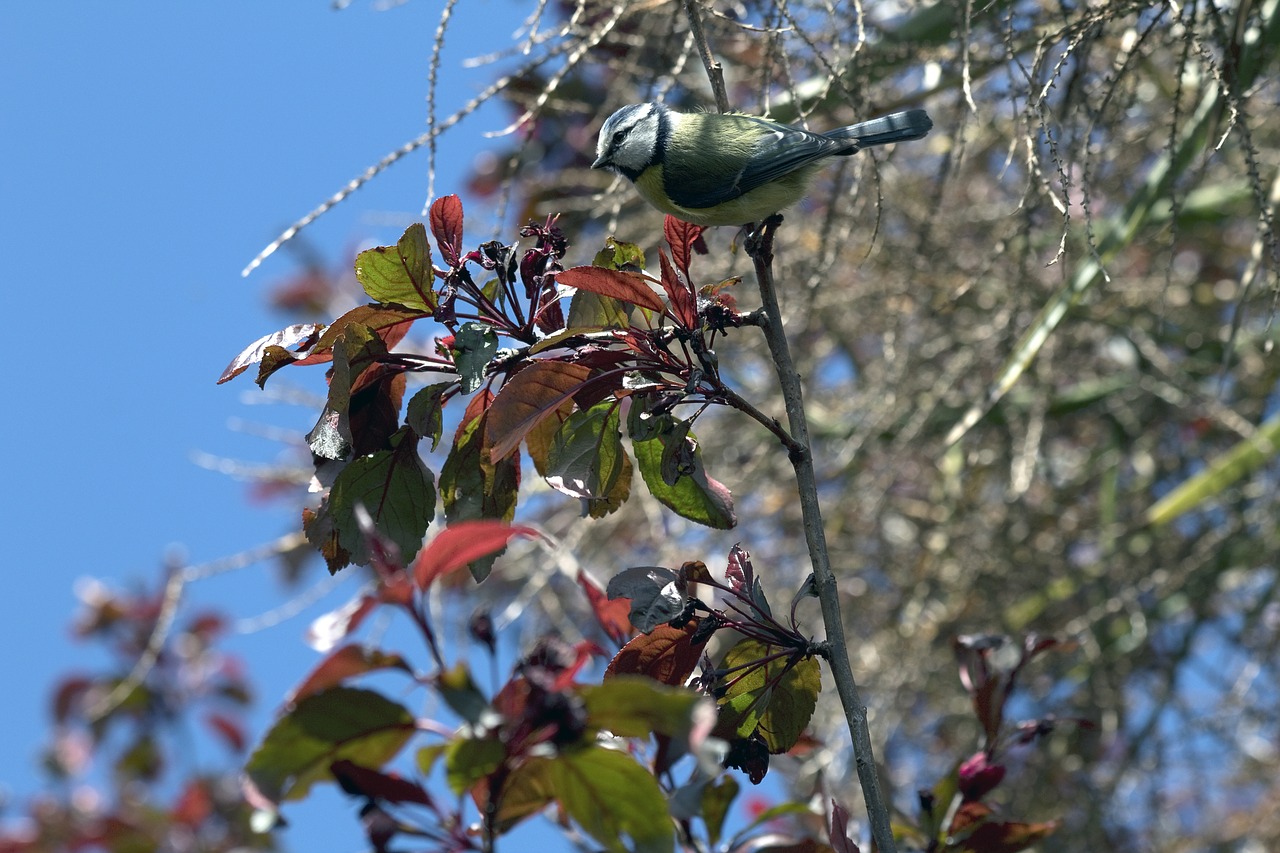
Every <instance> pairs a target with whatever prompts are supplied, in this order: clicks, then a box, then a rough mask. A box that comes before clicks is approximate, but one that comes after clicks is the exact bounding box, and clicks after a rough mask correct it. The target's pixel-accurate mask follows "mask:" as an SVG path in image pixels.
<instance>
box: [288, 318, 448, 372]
mask: <svg viewBox="0 0 1280 853" xmlns="http://www.w3.org/2000/svg"><path fill="white" fill-rule="evenodd" d="M430 316H431V315H430V314H429V313H427V312H424V311H420V310H418V309H417V308H406V307H404V306H403V305H361V306H359V307H357V308H352V309H351V310H350V311H348V312H347V313H345V314H343V315H342V316H341V317H339V318H338V319H336V320H334V321H333V322H332V323H330V324H329V326H328V328H326V329H325V330H324V334H323V335H321V336H320V340H318V341H316V346H315V349H314V350H313V351H312V355H311V357H310V358H314V359H316V361H319V360H320V359H319V357H318V356H319V354H321V353H327V352H331V351H332V350H333V347H334V345H335V344H336V343H337V342H338V338H340V337H342V335H343V333H344V332H346V330H347V329H348V328H349V327H350V326H353V325H360V326H367V327H368V328H369V330H370V331H372V332H373V333H374V334H376V335H377V336H378V337H380V338H382V342H383V343H384V344H386V345H387V349H391V348H392V347H394V346H395V345H396V344H398V343H400V341H402V340H403V339H404V336H405V335H406V334H408V333H409V327H410V326H411V325H413V321H414V320H421V319H423V318H424V317H430ZM308 363H310V359H308Z"/></svg>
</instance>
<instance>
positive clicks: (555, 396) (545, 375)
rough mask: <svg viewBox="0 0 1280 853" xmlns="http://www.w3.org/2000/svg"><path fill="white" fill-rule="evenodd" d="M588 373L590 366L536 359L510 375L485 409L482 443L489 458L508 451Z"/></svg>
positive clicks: (560, 404) (569, 395)
mask: <svg viewBox="0 0 1280 853" xmlns="http://www.w3.org/2000/svg"><path fill="white" fill-rule="evenodd" d="M590 375H591V368H589V367H587V366H586V365H583V364H571V363H569V362H564V361H537V362H534V363H533V364H530V365H529V366H528V367H526V368H524V369H523V370H521V371H520V372H519V373H517V374H516V375H515V376H512V377H511V378H510V379H509V380H508V381H507V383H506V384H505V385H503V386H502V390H501V391H499V392H498V395H497V396H496V397H495V398H494V400H493V405H492V406H491V407H490V409H489V417H488V426H487V427H486V430H487V437H486V442H487V444H488V446H489V458H490V459H502V458H504V457H506V456H508V455H509V454H511V453H512V452H513V451H515V449H516V448H517V447H519V446H520V442H521V441H522V440H524V437H525V436H526V435H527V434H528V433H529V431H530V430H531V429H533V428H534V427H535V426H537V424H538V423H539V422H540V421H542V420H543V419H544V418H548V417H550V416H551V415H553V414H556V413H557V412H559V411H560V410H561V408H562V407H563V406H564V404H565V403H566V402H567V401H570V400H571V399H572V397H573V394H574V392H576V391H577V390H578V389H579V388H581V387H582V385H583V383H584V382H586V381H587V378H588V377H589V376H590Z"/></svg>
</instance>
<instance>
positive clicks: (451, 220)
mask: <svg viewBox="0 0 1280 853" xmlns="http://www.w3.org/2000/svg"><path fill="white" fill-rule="evenodd" d="M431 233H432V234H433V235H434V236H435V238H436V245H437V246H439V247H440V254H442V255H444V260H445V263H447V264H448V265H449V266H451V267H456V266H457V265H458V261H459V259H460V258H461V257H462V202H461V201H459V200H458V197H457V196H456V195H446V196H442V197H440V198H438V199H436V200H435V202H433V203H432V205H431Z"/></svg>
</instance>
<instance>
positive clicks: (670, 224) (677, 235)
mask: <svg viewBox="0 0 1280 853" xmlns="http://www.w3.org/2000/svg"><path fill="white" fill-rule="evenodd" d="M662 231H663V234H664V235H665V236H666V238H667V245H668V246H670V247H671V257H672V258H673V259H674V260H675V262H676V266H677V267H678V268H679V269H680V272H682V273H684V275H685V278H689V261H690V259H691V258H692V257H693V253H694V251H698V252H699V253H700V254H705V253H706V251H707V250H706V246H704V245H699V244H701V241H702V231H703V227H702V226H701V225H694V224H693V223H692V222H685V221H684V220H683V219H676V218H675V217H674V216H670V215H668V216H667V217H666V219H664V220H663V221H662Z"/></svg>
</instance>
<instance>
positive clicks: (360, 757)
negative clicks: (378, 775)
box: [245, 687, 414, 803]
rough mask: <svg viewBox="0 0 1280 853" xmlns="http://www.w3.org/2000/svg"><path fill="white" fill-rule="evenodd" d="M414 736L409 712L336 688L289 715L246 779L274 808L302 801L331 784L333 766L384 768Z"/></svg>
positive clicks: (375, 696)
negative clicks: (316, 788)
mask: <svg viewBox="0 0 1280 853" xmlns="http://www.w3.org/2000/svg"><path fill="white" fill-rule="evenodd" d="M413 733H414V719H413V715H412V714H410V713H409V712H408V711H407V710H405V708H404V707H403V706H401V705H399V704H397V703H395V702H392V701H391V700H389V699H387V698H385V697H383V696H382V695H381V694H379V693H375V692H373V691H371V690H357V689H355V688H351V687H333V688H330V689H329V690H325V691H324V692H322V693H317V694H315V695H313V696H308V697H307V698H306V699H303V700H302V701H301V702H299V703H298V704H297V705H296V706H294V707H293V708H292V709H291V710H289V711H288V712H287V713H285V714H284V716H282V717H281V718H280V719H279V720H277V721H276V723H275V725H273V726H272V727H271V730H270V731H268V732H267V734H266V737H264V738H263V739H262V743H261V744H259V746H258V748H257V749H256V750H254V752H253V755H251V756H249V762H248V764H246V765H245V773H246V774H247V776H248V778H249V780H250V781H251V782H252V783H253V785H254V787H256V788H257V789H258V792H259V793H261V794H262V795H263V796H264V797H266V798H267V799H268V800H270V801H271V802H273V803H281V802H284V801H286V800H300V799H303V798H304V797H306V795H307V792H308V791H310V789H311V786H312V785H313V784H314V783H316V782H320V781H325V780H327V779H329V778H330V775H329V765H330V764H332V763H333V762H334V761H338V760H340V759H344V758H345V759H348V760H350V761H353V762H355V763H356V764H359V765H360V766H361V767H371V768H378V767H381V766H382V765H383V764H385V763H386V762H388V761H390V760H391V759H392V758H393V757H394V756H395V754H396V753H397V752H399V751H400V748H401V747H403V746H404V745H405V743H406V742H407V741H408V740H409V738H410V737H412V736H413Z"/></svg>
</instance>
